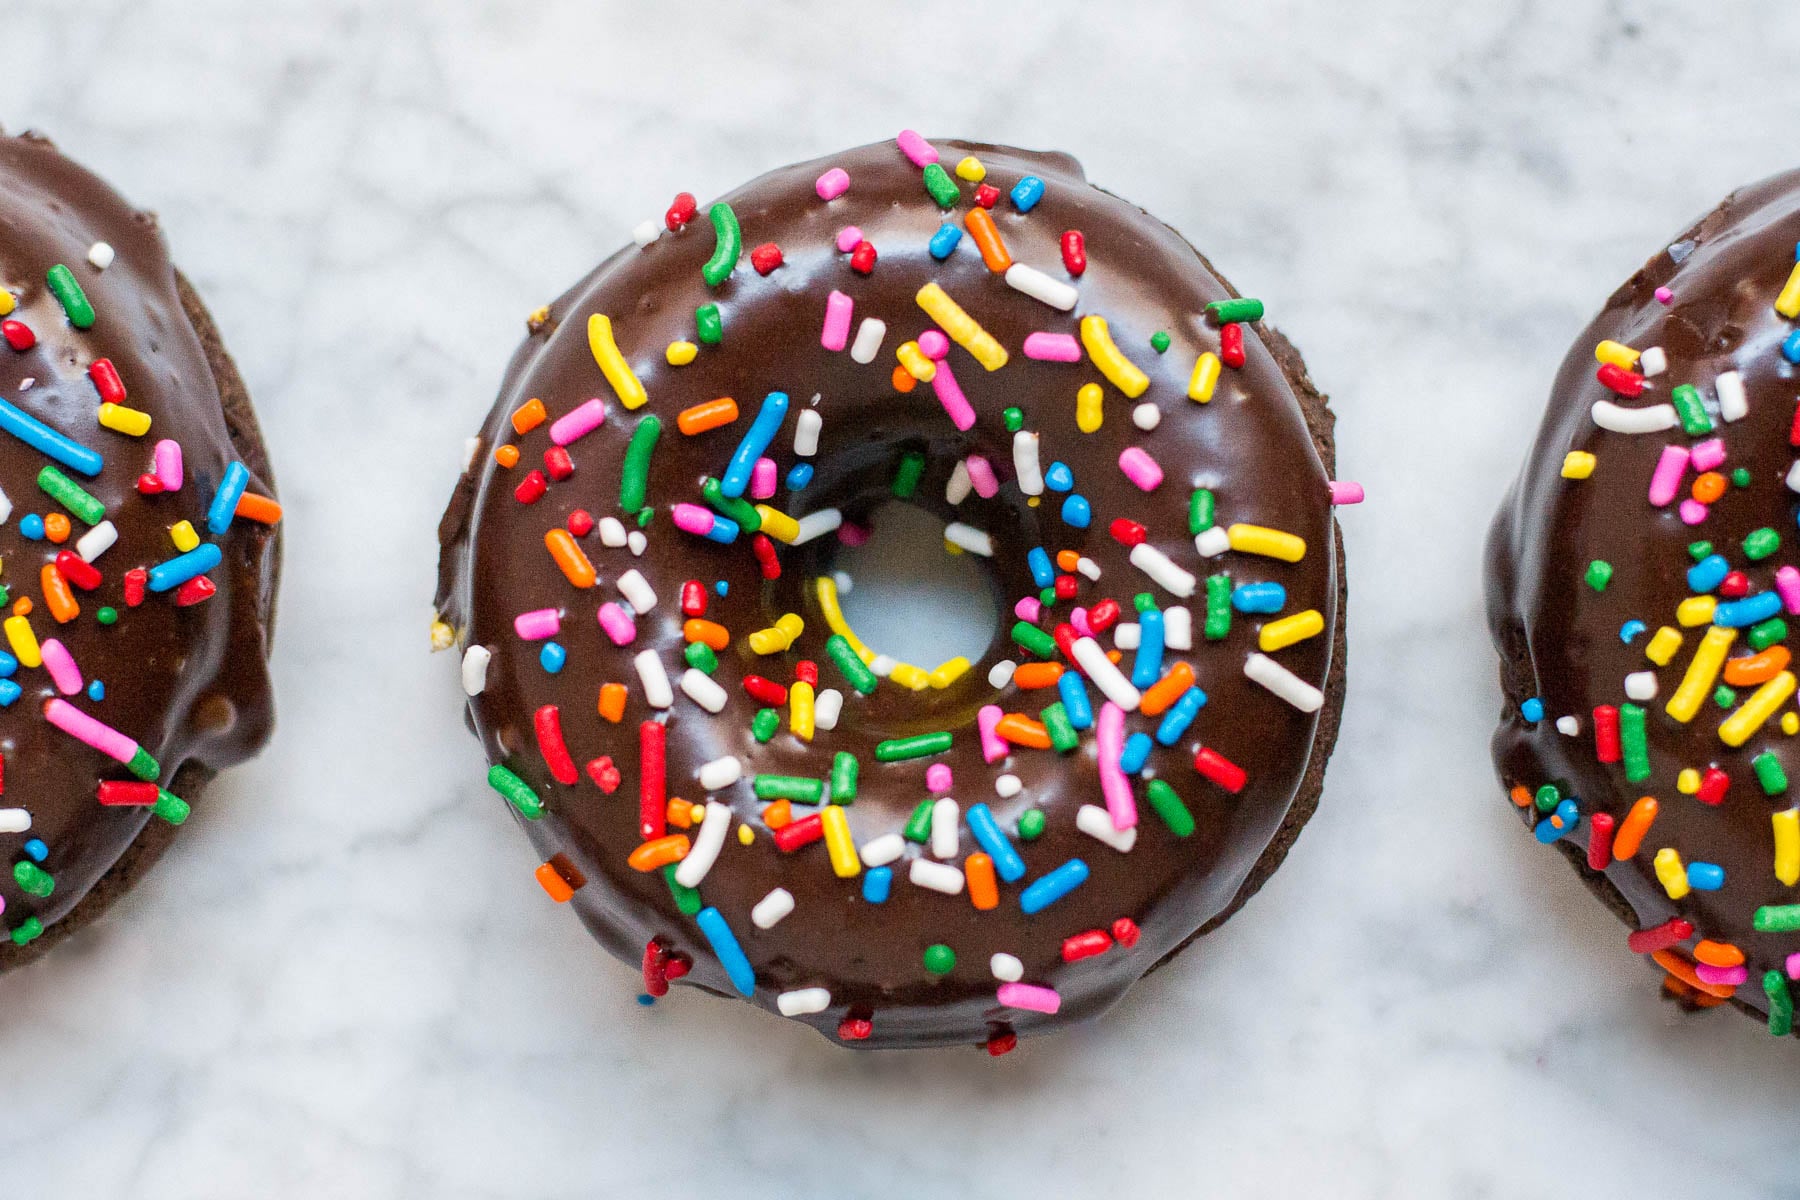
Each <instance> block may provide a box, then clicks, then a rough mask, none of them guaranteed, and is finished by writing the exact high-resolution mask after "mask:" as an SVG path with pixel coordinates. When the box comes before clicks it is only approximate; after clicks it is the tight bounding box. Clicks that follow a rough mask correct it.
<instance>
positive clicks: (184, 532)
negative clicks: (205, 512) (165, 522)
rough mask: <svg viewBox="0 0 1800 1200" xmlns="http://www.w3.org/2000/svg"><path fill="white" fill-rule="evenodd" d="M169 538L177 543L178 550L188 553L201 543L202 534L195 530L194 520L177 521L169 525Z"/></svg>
mask: <svg viewBox="0 0 1800 1200" xmlns="http://www.w3.org/2000/svg"><path fill="white" fill-rule="evenodd" d="M169 540H170V541H172V542H174V543H175V548H176V549H177V550H179V551H181V552H182V553H183V554H186V553H187V552H188V551H189V550H192V549H194V548H195V547H197V546H198V545H199V544H200V535H199V534H197V533H195V532H194V523H193V522H192V521H177V522H175V524H173V525H171V526H169Z"/></svg>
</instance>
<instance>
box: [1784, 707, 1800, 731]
mask: <svg viewBox="0 0 1800 1200" xmlns="http://www.w3.org/2000/svg"><path fill="white" fill-rule="evenodd" d="M1781 732H1783V733H1785V734H1787V735H1788V736H1789V737H1793V736H1794V735H1795V734H1796V733H1800V713H1791V712H1784V713H1782V714H1781Z"/></svg>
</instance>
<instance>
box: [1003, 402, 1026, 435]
mask: <svg viewBox="0 0 1800 1200" xmlns="http://www.w3.org/2000/svg"><path fill="white" fill-rule="evenodd" d="M1000 419H1001V420H1002V421H1004V422H1005V423H1006V432H1008V433H1017V432H1019V430H1021V429H1023V428H1025V410H1024V409H1022V408H1007V409H1002V410H1001V413H1000Z"/></svg>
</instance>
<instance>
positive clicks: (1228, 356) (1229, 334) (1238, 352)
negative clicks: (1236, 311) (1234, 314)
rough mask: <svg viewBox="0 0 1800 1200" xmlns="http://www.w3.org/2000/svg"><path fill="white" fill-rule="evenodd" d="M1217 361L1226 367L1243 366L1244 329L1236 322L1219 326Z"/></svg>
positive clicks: (1228, 322)
mask: <svg viewBox="0 0 1800 1200" xmlns="http://www.w3.org/2000/svg"><path fill="white" fill-rule="evenodd" d="M1219 361H1220V362H1223V363H1224V364H1225V365H1226V366H1228V367H1241V366H1243V365H1244V327H1243V326H1242V325H1240V324H1238V323H1237V322H1236V321H1227V322H1226V323H1225V324H1223V325H1221V326H1219Z"/></svg>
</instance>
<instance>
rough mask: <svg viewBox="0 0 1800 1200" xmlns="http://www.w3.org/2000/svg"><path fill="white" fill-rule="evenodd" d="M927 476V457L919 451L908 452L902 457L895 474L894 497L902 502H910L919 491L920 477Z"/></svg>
mask: <svg viewBox="0 0 1800 1200" xmlns="http://www.w3.org/2000/svg"><path fill="white" fill-rule="evenodd" d="M924 474H925V456H924V455H923V454H920V453H919V452H918V451H917V450H908V451H907V452H906V453H905V454H902V455H901V456H900V466H899V468H898V469H897V470H896V471H895V472H894V495H896V496H898V497H899V498H900V499H902V500H909V499H911V498H912V494H913V493H914V492H916V491H918V490H919V477H920V476H922V475H924Z"/></svg>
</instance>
